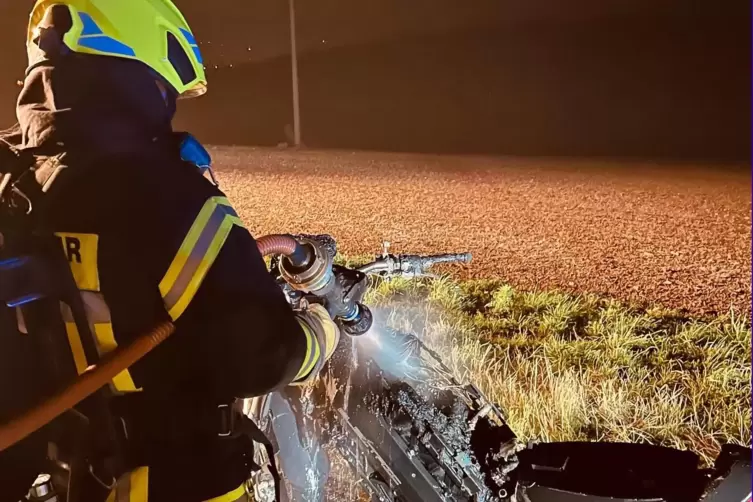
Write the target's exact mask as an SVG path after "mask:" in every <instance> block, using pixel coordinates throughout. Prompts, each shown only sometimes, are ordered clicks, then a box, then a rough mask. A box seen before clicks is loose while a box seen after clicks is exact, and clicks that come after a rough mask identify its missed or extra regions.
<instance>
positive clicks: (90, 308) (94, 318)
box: [60, 291, 112, 325]
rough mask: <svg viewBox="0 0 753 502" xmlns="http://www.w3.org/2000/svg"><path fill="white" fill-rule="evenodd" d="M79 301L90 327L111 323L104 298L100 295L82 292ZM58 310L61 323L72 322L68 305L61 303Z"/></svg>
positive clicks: (71, 313)
mask: <svg viewBox="0 0 753 502" xmlns="http://www.w3.org/2000/svg"><path fill="white" fill-rule="evenodd" d="M81 300H83V302H84V308H85V309H86V318H87V319H88V320H89V324H90V325H94V324H104V323H109V322H112V320H111V317H110V308H109V307H108V306H107V302H105V297H104V296H102V294H101V293H94V292H92V291H82V292H81ZM60 310H61V312H62V314H63V321H65V322H74V319H73V312H71V308H70V307H69V306H68V305H66V304H65V303H62V302H61V304H60Z"/></svg>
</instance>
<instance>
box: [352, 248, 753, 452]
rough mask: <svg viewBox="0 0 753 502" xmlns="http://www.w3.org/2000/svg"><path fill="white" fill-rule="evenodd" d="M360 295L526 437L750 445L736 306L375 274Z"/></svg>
mask: <svg viewBox="0 0 753 502" xmlns="http://www.w3.org/2000/svg"><path fill="white" fill-rule="evenodd" d="M361 261H362V260H359V259H354V260H341V262H346V263H349V264H351V265H352V264H353V263H359V262H361ZM366 303H367V304H369V305H371V306H373V307H374V308H375V312H376V313H377V318H378V320H379V322H384V323H386V324H388V325H391V326H392V327H395V328H399V329H407V330H411V331H413V332H415V333H417V334H419V335H421V336H423V338H424V339H425V340H426V341H428V343H429V344H430V345H432V346H433V347H434V348H435V349H439V350H440V351H441V352H440V353H442V354H443V355H444V356H445V363H446V364H447V365H448V366H450V367H451V368H452V369H453V371H454V372H455V373H456V375H457V376H458V377H459V378H460V379H461V380H465V381H472V382H474V383H475V384H476V385H477V386H479V388H480V389H481V390H482V391H483V392H485V393H486V394H487V396H489V397H490V398H491V399H492V400H493V401H495V402H496V403H498V404H499V405H500V406H501V407H502V408H503V410H504V411H505V412H506V414H507V416H508V420H509V423H510V426H511V427H512V429H513V430H514V431H515V432H516V433H517V434H518V436H519V437H520V438H522V439H524V440H527V439H532V438H538V439H541V440H544V441H564V440H609V441H645V442H650V443H654V444H662V445H665V446H672V447H675V448H686V449H690V450H693V451H695V452H697V453H698V454H699V455H700V456H701V458H702V460H703V461H704V462H705V463H707V464H708V463H710V462H711V461H713V458H714V457H715V456H716V455H717V453H718V452H719V448H720V445H721V444H722V443H725V442H732V443H737V444H744V445H750V442H751V384H750V382H751V324H750V320H749V319H747V318H745V317H743V316H740V315H738V314H736V313H735V312H730V313H729V314H727V315H724V316H720V317H717V318H712V319H698V318H691V317H686V316H682V315H679V314H678V313H676V312H672V311H668V310H664V309H661V308H654V309H650V308H649V309H646V308H638V307H633V306H630V305H625V304H621V303H619V302H616V301H613V300H609V299H604V298H599V297H597V296H593V295H588V294H586V295H581V296H573V295H569V294H565V293H560V292H556V291H517V290H515V289H513V288H512V287H510V286H508V285H506V284H503V283H501V282H498V281H489V280H473V281H465V282H455V281H453V280H451V279H448V278H443V279H438V280H422V281H407V280H392V281H389V282H381V283H380V284H378V285H376V286H375V287H374V288H372V290H371V291H370V292H369V295H368V297H367V298H366Z"/></svg>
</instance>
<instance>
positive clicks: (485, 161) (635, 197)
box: [211, 147, 751, 314]
mask: <svg viewBox="0 0 753 502" xmlns="http://www.w3.org/2000/svg"><path fill="white" fill-rule="evenodd" d="M211 152H212V155H213V157H214V162H215V166H216V169H217V172H218V178H219V180H220V183H221V185H222V188H223V189H224V190H225V192H226V193H227V195H228V197H229V198H230V200H231V201H232V202H233V203H234V205H235V207H236V209H237V210H238V212H239V214H240V216H241V217H242V218H243V220H244V221H245V222H246V223H247V225H248V227H249V229H250V230H251V231H252V233H254V235H262V234H266V233H271V232H309V233H319V232H321V233H330V234H332V235H333V236H335V237H336V238H337V240H338V242H339V245H340V251H341V252H343V253H347V254H351V255H352V254H365V253H366V254H373V253H375V252H377V251H378V250H379V248H380V242H381V241H382V240H383V239H384V240H389V241H391V242H392V243H393V251H395V252H442V251H447V252H457V251H471V252H472V253H473V256H474V261H473V263H472V264H471V265H470V266H468V267H467V268H465V269H464V270H461V271H459V272H458V274H459V275H460V276H461V277H498V278H502V279H504V280H506V281H509V282H510V283H511V284H513V285H514V286H517V287H519V288H523V289H532V288H558V289H563V290H566V291H575V292H577V291H588V292H595V293H602V294H606V295H609V296H613V297H616V298H620V299H623V300H631V301H637V302H642V303H649V304H660V305H663V306H666V307H670V308H678V309H687V310H689V311H691V312H693V313H707V314H711V313H720V312H724V311H727V310H728V309H729V308H730V307H734V308H735V309H737V310H738V311H741V312H745V313H750V310H751V180H750V174H749V173H750V171H748V170H747V169H746V168H745V167H742V168H737V169H734V168H730V167H723V168H720V167H718V166H707V167H704V166H679V165H668V164H666V165H661V164H649V163H635V162H634V163H628V162H625V163H614V162H607V161H588V162H586V161H562V160H551V159H545V160H540V159H513V158H510V159H507V158H486V157H452V156H424V155H403V154H382V153H378V154H374V153H367V152H358V153H351V152H289V151H277V150H265V149H252V148H235V147H234V148H230V147H216V148H212V149H211Z"/></svg>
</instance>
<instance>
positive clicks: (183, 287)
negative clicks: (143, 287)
mask: <svg viewBox="0 0 753 502" xmlns="http://www.w3.org/2000/svg"><path fill="white" fill-rule="evenodd" d="M233 225H238V226H243V224H242V223H241V220H240V218H238V215H237V214H236V212H235V210H233V208H232V207H230V203H229V202H228V200H227V199H226V198H225V197H211V198H210V199H208V200H207V201H206V202H205V203H204V206H203V207H202V208H201V211H199V215H198V216H197V217H196V219H195V220H194V222H193V224H192V225H191V228H190V229H189V231H188V233H187V234H186V237H185V238H184V239H183V243H182V244H181V246H180V248H179V249H178V252H177V253H176V255H175V257H174V258H173V261H172V262H171V263H170V266H169V267H168V269H167V272H166V273H165V276H164V277H163V278H162V280H161V281H160V284H159V289H160V293H161V294H162V298H163V300H164V302H165V308H166V309H167V311H168V313H169V314H170V317H171V318H172V319H173V320H176V319H178V318H179V317H180V316H181V314H183V312H184V311H185V310H186V308H187V307H188V305H189V303H191V300H192V299H193V297H194V295H195V294H196V291H198V289H199V286H200V285H201V282H202V281H203V280H204V277H205V276H206V274H207V272H208V271H209V268H210V267H211V266H212V263H214V260H215V259H216V258H217V255H218V254H219V253H220V250H221V249H222V246H223V245H224V244H225V240H226V239H227V237H228V235H230V231H231V230H232V228H233Z"/></svg>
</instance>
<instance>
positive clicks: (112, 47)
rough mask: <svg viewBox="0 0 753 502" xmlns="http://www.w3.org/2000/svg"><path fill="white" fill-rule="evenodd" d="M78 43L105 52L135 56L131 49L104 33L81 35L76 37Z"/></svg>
mask: <svg viewBox="0 0 753 502" xmlns="http://www.w3.org/2000/svg"><path fill="white" fill-rule="evenodd" d="M78 45H80V46H82V47H87V48H89V49H94V50H95V51H99V52H104V53H107V54H112V55H118V56H131V57H136V52H134V50H133V49H131V48H130V47H128V46H127V45H126V44H124V43H122V42H118V41H117V40H115V39H114V38H112V37H108V36H106V35H96V36H93V37H92V36H90V37H81V38H79V39H78Z"/></svg>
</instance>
